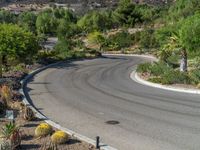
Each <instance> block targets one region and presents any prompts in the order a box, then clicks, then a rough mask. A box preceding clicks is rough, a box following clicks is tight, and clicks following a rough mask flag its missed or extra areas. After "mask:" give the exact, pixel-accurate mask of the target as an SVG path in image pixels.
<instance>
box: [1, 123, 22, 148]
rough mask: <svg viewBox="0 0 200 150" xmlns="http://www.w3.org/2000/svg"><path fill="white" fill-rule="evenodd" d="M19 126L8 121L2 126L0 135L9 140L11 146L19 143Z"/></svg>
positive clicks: (13, 146)
mask: <svg viewBox="0 0 200 150" xmlns="http://www.w3.org/2000/svg"><path fill="white" fill-rule="evenodd" d="M19 129H20V128H19V127H18V126H16V125H15V123H11V122H10V123H8V124H6V125H5V126H4V127H3V128H2V131H1V133H2V136H1V138H3V139H6V140H10V143H11V146H12V148H16V147H18V146H19V145H20V144H21V134H20V131H19Z"/></svg>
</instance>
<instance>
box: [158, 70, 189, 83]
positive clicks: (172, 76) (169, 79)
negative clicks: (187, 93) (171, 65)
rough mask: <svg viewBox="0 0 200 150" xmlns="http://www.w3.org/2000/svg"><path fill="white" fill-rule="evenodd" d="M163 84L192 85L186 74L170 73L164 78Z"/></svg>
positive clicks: (163, 76)
mask: <svg viewBox="0 0 200 150" xmlns="http://www.w3.org/2000/svg"><path fill="white" fill-rule="evenodd" d="M161 78H162V82H161V83H162V84H190V78H189V77H188V74H187V73H186V72H180V71H175V70H172V71H169V72H166V73H164V74H163V75H162V76H161Z"/></svg>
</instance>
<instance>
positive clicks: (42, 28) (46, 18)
mask: <svg viewBox="0 0 200 150" xmlns="http://www.w3.org/2000/svg"><path fill="white" fill-rule="evenodd" d="M76 21H77V18H76V16H75V15H74V14H73V13H72V12H71V11H70V10H66V9H47V10H45V11H43V12H41V13H40V14H39V15H38V17H37V20H36V27H37V31H38V33H44V34H50V35H56V33H57V27H58V26H59V29H58V31H59V34H60V32H61V31H64V33H66V32H67V29H64V28H65V26H66V28H67V27H68V25H69V24H71V23H76Z"/></svg>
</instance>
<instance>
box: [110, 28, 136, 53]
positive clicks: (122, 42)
mask: <svg viewBox="0 0 200 150" xmlns="http://www.w3.org/2000/svg"><path fill="white" fill-rule="evenodd" d="M107 42H108V46H109V47H110V48H112V49H117V50H120V49H122V48H126V47H129V46H131V44H133V39H132V36H131V35H130V34H129V33H128V32H127V31H126V30H123V31H121V32H118V33H116V34H114V35H111V36H110V37H109V39H108V41H107Z"/></svg>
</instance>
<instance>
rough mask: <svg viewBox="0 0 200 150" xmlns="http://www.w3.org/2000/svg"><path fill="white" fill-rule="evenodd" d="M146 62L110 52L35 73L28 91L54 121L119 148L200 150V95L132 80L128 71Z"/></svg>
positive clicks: (132, 149) (123, 149)
mask: <svg viewBox="0 0 200 150" xmlns="http://www.w3.org/2000/svg"><path fill="white" fill-rule="evenodd" d="M142 61H144V59H142V58H139V57H120V56H116V57H115V56H107V57H105V58H98V59H92V60H82V61H73V62H67V63H63V64H62V65H59V66H57V67H53V68H49V69H47V70H45V71H43V72H41V73H39V74H37V75H36V76H35V77H34V79H33V80H32V81H29V83H28V85H27V91H28V93H29V95H30V97H31V99H32V102H33V104H34V105H35V107H37V108H38V109H39V110H40V111H41V112H42V113H43V114H45V115H46V116H47V117H50V119H52V120H54V121H55V122H58V123H60V124H61V125H62V126H64V127H67V128H69V129H71V130H73V131H75V132H78V133H80V134H83V135H85V136H88V137H90V138H93V139H95V137H96V136H97V135H99V136H100V137H101V139H102V142H104V143H107V144H109V145H111V146H113V147H115V148H117V149H120V150H199V149H200V96H198V95H190V94H184V93H175V92H171V91H165V90H160V89H156V88H152V87H148V86H144V85H140V84H138V83H136V82H134V81H133V80H131V79H130V77H129V76H130V73H131V71H132V70H133V68H134V67H135V66H136V65H137V64H138V63H141V62H142ZM108 120H117V121H119V122H120V124H117V125H108V124H106V123H105V122H106V121H108Z"/></svg>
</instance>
